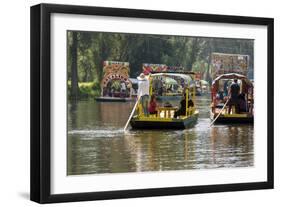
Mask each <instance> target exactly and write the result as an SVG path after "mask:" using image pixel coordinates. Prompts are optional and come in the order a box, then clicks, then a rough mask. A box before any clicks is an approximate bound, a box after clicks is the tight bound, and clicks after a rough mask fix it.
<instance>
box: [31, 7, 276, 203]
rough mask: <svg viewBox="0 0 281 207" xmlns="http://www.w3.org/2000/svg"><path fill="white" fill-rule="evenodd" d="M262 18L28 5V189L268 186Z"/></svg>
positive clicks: (36, 194)
mask: <svg viewBox="0 0 281 207" xmlns="http://www.w3.org/2000/svg"><path fill="white" fill-rule="evenodd" d="M273 56H274V55H273V19H271V18H260V17H242V16H226V15H213V14H195V13H180V12H168V11H152V10H151V11H149V10H134V9H120V8H101V7H86V6H71V5H54V4H40V5H35V6H33V7H31V200H33V201H36V202H39V203H52V202H68V201H85V200H100V199H117V198H131V197H145V196H163V195H178V194H194V193H210V192H223V191H238V190H254V189H270V188H273Z"/></svg>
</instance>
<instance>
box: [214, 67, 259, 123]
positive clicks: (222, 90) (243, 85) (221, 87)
mask: <svg viewBox="0 0 281 207" xmlns="http://www.w3.org/2000/svg"><path fill="white" fill-rule="evenodd" d="M235 79H237V80H238V81H239V82H240V84H239V85H240V94H239V96H238V103H237V107H235V106H234V105H233V106H232V107H231V109H229V107H230V106H229V104H228V103H227V102H228V101H229V99H228V98H229V97H228V89H227V87H228V85H229V84H228V83H229V82H231V81H232V80H235ZM241 100H242V101H241ZM241 103H242V104H241ZM241 105H243V107H241ZM239 108H240V109H239ZM242 108H243V109H242ZM237 110H239V111H237ZM210 118H211V119H212V120H213V122H214V123H222V124H229V123H230V124H232V123H239V124H240V123H253V121H254V85H253V83H252V82H251V81H250V80H249V79H247V77H246V76H244V75H240V74H237V73H228V74H223V75H220V76H218V77H217V78H216V79H214V81H213V83H212V103H211V111H210Z"/></svg>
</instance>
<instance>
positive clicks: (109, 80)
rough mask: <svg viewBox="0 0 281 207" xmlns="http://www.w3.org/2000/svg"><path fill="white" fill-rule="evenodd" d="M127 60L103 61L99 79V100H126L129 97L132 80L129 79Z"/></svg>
mask: <svg viewBox="0 0 281 207" xmlns="http://www.w3.org/2000/svg"><path fill="white" fill-rule="evenodd" d="M129 73H130V66H129V63H128V62H118V61H104V62H103V79H102V81H101V97H99V98H97V100H99V101H101V100H103V101H106V100H107V101H115V100H116V101H126V100H128V99H130V97H131V89H132V82H131V80H130V79H129Z"/></svg>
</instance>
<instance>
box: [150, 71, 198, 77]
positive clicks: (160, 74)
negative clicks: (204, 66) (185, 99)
mask: <svg viewBox="0 0 281 207" xmlns="http://www.w3.org/2000/svg"><path fill="white" fill-rule="evenodd" d="M193 74H194V73H192V72H191V73H186V74H185V73H152V74H151V75H150V76H152V77H156V76H164V77H165V76H170V77H179V78H182V79H190V78H192V76H191V75H193Z"/></svg>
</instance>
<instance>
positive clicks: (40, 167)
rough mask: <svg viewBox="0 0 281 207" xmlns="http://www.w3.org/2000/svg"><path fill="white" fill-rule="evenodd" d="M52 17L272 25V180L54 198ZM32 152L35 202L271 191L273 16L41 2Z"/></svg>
mask: <svg viewBox="0 0 281 207" xmlns="http://www.w3.org/2000/svg"><path fill="white" fill-rule="evenodd" d="M52 13H67V14H83V15H99V16H112V17H134V18H151V19H163V20H181V21H194V22H207V23H232V24H247V25H264V26H267V35H268V36H267V41H268V42H267V45H268V46H267V59H268V64H267V74H268V76H267V77H268V80H267V83H268V84H267V93H268V97H267V104H268V108H267V114H268V117H267V124H268V131H267V181H266V182H249V183H237V184H219V185H203V186H186V187H167V188H153V189H137V190H121V191H106V192H85V193H74V194H51V192H50V189H51V183H50V181H51V177H50V176H51V175H50V174H51V173H50V170H51V159H50V149H51V143H50V136H51V134H50V130H51V114H50V112H51V110H50V107H51V104H50V103H51V98H52V96H51V90H50V89H51V81H50V79H51V74H50V58H51V56H50V52H51V50H50V47H51V46H50V32H51V25H50V24H51V22H50V15H51V14H52ZM30 24H31V36H30V42H31V45H30V47H31V54H30V55H31V56H30V63H31V100H30V101H31V129H30V131H31V137H30V138H31V140H30V141H31V152H30V157H31V158H30V161H31V169H30V172H31V174H30V199H31V200H32V201H35V202H38V203H54V202H70V201H88V200H102V199H118V198H134V197H146V196H166V195H179V194H195V193H211V192H224V191H241V190H255V189H271V188H273V187H274V182H273V181H274V179H273V177H274V170H273V169H274V168H273V167H274V151H273V150H274V147H273V133H274V127H273V126H274V117H273V114H274V113H273V110H274V108H273V97H274V96H273V95H274V89H273V85H274V83H273V77H274V76H273V73H274V71H273V66H274V59H273V57H274V54H273V52H274V49H273V43H274V20H273V19H272V18H259V17H246V16H228V15H213V14H195V13H181V12H168V11H152V10H135V9H120V8H103V7H88V6H72V5H56V4H39V5H35V6H32V7H31V22H30Z"/></svg>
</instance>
